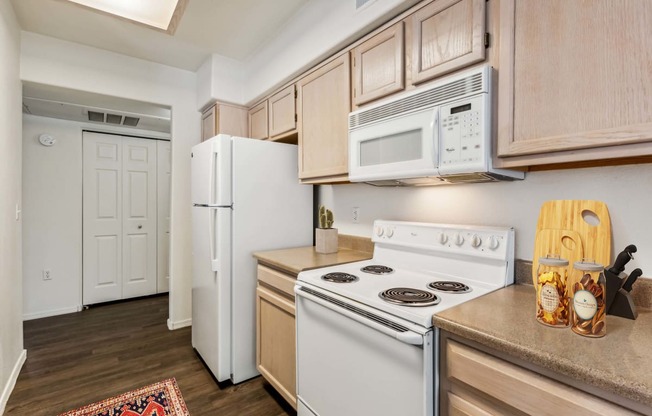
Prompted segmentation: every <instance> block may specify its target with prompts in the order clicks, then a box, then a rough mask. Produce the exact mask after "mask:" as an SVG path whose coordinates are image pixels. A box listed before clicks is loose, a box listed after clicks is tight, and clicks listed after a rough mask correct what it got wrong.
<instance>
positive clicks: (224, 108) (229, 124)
mask: <svg viewBox="0 0 652 416" xmlns="http://www.w3.org/2000/svg"><path fill="white" fill-rule="evenodd" d="M216 111H217V113H216V115H215V117H216V119H217V125H216V127H215V128H216V132H215V134H228V135H231V136H237V137H247V136H248V128H247V109H246V108H243V107H236V106H233V105H228V104H218V105H217V110H216Z"/></svg>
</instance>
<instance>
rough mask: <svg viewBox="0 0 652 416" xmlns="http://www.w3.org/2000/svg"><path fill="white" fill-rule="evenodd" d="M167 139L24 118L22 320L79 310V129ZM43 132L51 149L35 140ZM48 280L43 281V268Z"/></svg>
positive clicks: (99, 127) (80, 244)
mask: <svg viewBox="0 0 652 416" xmlns="http://www.w3.org/2000/svg"><path fill="white" fill-rule="evenodd" d="M84 129H90V130H93V131H105V132H114V133H120V134H132V135H138V136H144V137H169V135H166V134H162V133H158V132H149V131H143V130H135V129H125V128H111V127H109V126H102V125H97V124H89V123H79V122H75V121H68V120H58V119H54V118H46V117H38V116H33V115H23V317H24V319H34V318H41V317H44V316H52V315H59V314H62V313H69V312H75V311H78V310H81V306H82V296H81V287H82V286H81V285H82V131H83V130H84ZM43 133H48V134H50V135H52V136H53V137H54V138H55V139H56V140H57V142H56V144H55V145H54V146H52V147H45V146H43V145H41V144H40V143H39V142H38V137H39V135H41V134H43ZM44 269H49V270H50V271H51V276H52V280H47V281H45V280H43V276H42V273H43V270H44Z"/></svg>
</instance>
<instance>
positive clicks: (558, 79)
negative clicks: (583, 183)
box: [498, 0, 652, 165]
mask: <svg viewBox="0 0 652 416" xmlns="http://www.w3.org/2000/svg"><path fill="white" fill-rule="evenodd" d="M650 16H652V2H650V1H647V0H631V1H621V2H613V1H608V0H602V1H593V2H588V3H586V2H577V1H563V0H551V1H546V2H540V1H537V0H518V1H515V0H501V2H500V32H501V35H500V71H499V86H500V90H499V98H498V102H499V107H498V139H499V141H498V156H523V155H537V156H540V157H539V158H536V157H533V156H531V157H521V158H516V159H512V160H517V161H519V160H520V161H525V162H526V163H520V165H527V164H541V163H555V162H574V161H579V160H588V159H605V158H612V157H623V156H627V155H628V154H627V153H623V151H624V148H622V147H618V148H615V147H613V146H614V145H624V144H634V143H641V142H651V141H652V106H650V97H651V96H652V70H651V69H650V68H651V67H650V63H651V62H652V19H650ZM607 146H611V147H609V148H607ZM600 148H601V150H602V151H601V152H600V151H597V150H596V149H598V150H599V149H600ZM576 149H587V150H585V151H581V152H577V151H574V152H572V153H571V152H566V153H565V154H559V153H558V154H551V153H552V152H560V151H568V150H576ZM588 149H594V150H592V151H588ZM641 150H642V149H641V148H640V147H637V148H631V151H630V152H629V155H631V156H638V155H641V154H642V153H641ZM644 153H645V154H648V155H649V154H652V145H649V146H647V147H645V149H644ZM530 159H534V160H530Z"/></svg>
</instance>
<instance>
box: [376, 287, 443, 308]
mask: <svg viewBox="0 0 652 416" xmlns="http://www.w3.org/2000/svg"><path fill="white" fill-rule="evenodd" d="M378 296H380V298H381V299H383V300H385V301H386V302H389V303H394V304H397V305H402V306H431V305H436V304H438V303H439V302H440V301H441V299H439V297H438V296H437V295H435V294H434V293H432V292H427V291H425V290H420V289H413V288H409V287H394V288H391V289H387V290H385V291H383V292H380V293H379V294H378Z"/></svg>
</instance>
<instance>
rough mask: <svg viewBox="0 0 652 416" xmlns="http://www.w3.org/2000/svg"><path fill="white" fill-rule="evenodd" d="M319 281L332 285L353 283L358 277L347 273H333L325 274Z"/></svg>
mask: <svg viewBox="0 0 652 416" xmlns="http://www.w3.org/2000/svg"><path fill="white" fill-rule="evenodd" d="M321 279H322V280H326V281H329V282H333V283H353V282H355V281H356V280H358V277H357V276H354V275H352V274H348V273H341V272H333V273H326V274H325V275H323V276H322V277H321Z"/></svg>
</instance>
